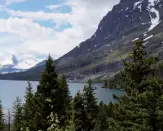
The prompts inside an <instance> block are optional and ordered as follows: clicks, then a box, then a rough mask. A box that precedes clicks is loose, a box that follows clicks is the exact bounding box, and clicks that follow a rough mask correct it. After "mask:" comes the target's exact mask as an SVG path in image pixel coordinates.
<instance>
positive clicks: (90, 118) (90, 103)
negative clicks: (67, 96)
mask: <svg viewBox="0 0 163 131" xmlns="http://www.w3.org/2000/svg"><path fill="white" fill-rule="evenodd" d="M94 90H95V89H94V88H93V86H92V81H91V80H89V81H88V85H87V86H85V87H84V90H83V99H84V110H85V112H86V114H87V115H86V116H87V117H86V119H85V123H87V124H86V127H85V130H87V131H92V130H94V129H95V127H96V123H97V117H98V113H99V107H98V105H97V100H96V98H95V95H94Z"/></svg>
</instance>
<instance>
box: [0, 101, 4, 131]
mask: <svg viewBox="0 0 163 131" xmlns="http://www.w3.org/2000/svg"><path fill="white" fill-rule="evenodd" d="M3 117H4V114H3V108H2V102H1V100H0V131H3V130H4V118H3Z"/></svg>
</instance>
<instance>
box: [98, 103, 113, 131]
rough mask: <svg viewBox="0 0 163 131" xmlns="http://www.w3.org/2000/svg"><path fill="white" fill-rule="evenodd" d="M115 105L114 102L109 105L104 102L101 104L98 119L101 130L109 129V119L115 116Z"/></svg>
mask: <svg viewBox="0 0 163 131" xmlns="http://www.w3.org/2000/svg"><path fill="white" fill-rule="evenodd" d="M114 106H115V105H114V104H112V102H110V103H109V105H106V104H104V103H103V102H101V103H100V105H99V114H98V121H99V123H98V124H99V125H98V126H99V130H100V131H107V129H108V124H107V122H108V119H109V118H112V117H113V114H114V110H115V109H116V108H115V107H114Z"/></svg>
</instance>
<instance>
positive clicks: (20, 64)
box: [0, 55, 38, 74]
mask: <svg viewBox="0 0 163 131" xmlns="http://www.w3.org/2000/svg"><path fill="white" fill-rule="evenodd" d="M11 61H12V64H7V65H1V66H0V73H1V74H7V73H13V72H22V71H26V70H27V69H30V68H32V67H34V66H35V65H36V64H37V63H38V61H37V60H34V59H26V60H25V61H24V60H18V59H17V57H16V56H15V55H13V56H12V58H11Z"/></svg>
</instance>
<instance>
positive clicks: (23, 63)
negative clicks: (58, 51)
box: [14, 59, 38, 69]
mask: <svg viewBox="0 0 163 131" xmlns="http://www.w3.org/2000/svg"><path fill="white" fill-rule="evenodd" d="M37 63H38V61H37V60H32V59H29V60H25V61H22V60H21V61H19V62H18V64H16V65H15V66H14V68H17V69H29V68H31V67H34V66H35V65H36V64H37Z"/></svg>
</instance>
